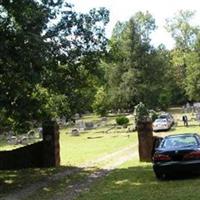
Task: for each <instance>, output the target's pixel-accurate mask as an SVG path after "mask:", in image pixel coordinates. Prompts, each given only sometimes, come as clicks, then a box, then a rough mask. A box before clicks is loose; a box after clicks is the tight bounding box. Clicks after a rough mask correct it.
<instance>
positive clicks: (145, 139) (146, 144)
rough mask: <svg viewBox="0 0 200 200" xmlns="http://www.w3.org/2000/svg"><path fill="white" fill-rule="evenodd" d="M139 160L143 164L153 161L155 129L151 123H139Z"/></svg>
mask: <svg viewBox="0 0 200 200" xmlns="http://www.w3.org/2000/svg"><path fill="white" fill-rule="evenodd" d="M137 131H138V142H139V158H140V161H142V162H151V161H152V150H153V128H152V122H151V121H139V122H138V123H137Z"/></svg>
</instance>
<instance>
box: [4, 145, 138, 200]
mask: <svg viewBox="0 0 200 200" xmlns="http://www.w3.org/2000/svg"><path fill="white" fill-rule="evenodd" d="M135 149H137V144H134V145H130V146H128V147H125V148H122V149H120V150H119V151H116V152H114V153H110V154H107V155H105V156H102V157H99V158H97V159H95V160H94V161H90V162H86V163H84V164H82V165H81V166H80V168H75V169H70V170H65V171H64V172H60V173H57V174H54V175H52V176H51V177H49V178H46V179H45V180H43V181H39V182H36V183H33V184H31V185H29V186H27V187H25V188H23V189H21V190H18V191H15V192H13V193H10V194H9V195H7V196H5V197H2V198H0V200H23V199H26V198H28V197H29V196H31V195H33V194H34V193H35V192H37V190H39V189H40V188H43V187H47V186H48V185H49V184H51V183H52V182H54V181H56V180H59V179H60V178H64V177H67V176H69V175H71V174H74V173H78V172H80V171H81V170H82V168H91V167H95V166H98V165H99V164H100V165H101V166H102V167H101V169H99V170H97V171H95V172H93V173H91V174H90V175H89V176H88V177H87V178H86V179H84V180H83V181H80V182H76V183H74V184H73V185H70V186H68V187H67V188H66V191H65V193H64V194H62V196H60V195H56V194H55V195H54V196H53V197H52V198H51V200H58V199H59V200H73V199H75V198H76V197H77V196H78V195H79V194H80V193H81V192H83V191H87V190H89V187H90V186H91V184H92V183H93V182H94V181H96V180H97V179H99V178H101V177H104V176H106V175H107V174H108V173H109V172H110V171H111V170H113V169H115V168H117V167H118V166H120V165H121V164H123V163H124V162H126V161H128V160H130V159H132V158H134V157H136V156H137V155H138V154H137V151H135Z"/></svg>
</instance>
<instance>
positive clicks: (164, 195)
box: [78, 165, 200, 200]
mask: <svg viewBox="0 0 200 200" xmlns="http://www.w3.org/2000/svg"><path fill="white" fill-rule="evenodd" d="M199 185H200V178H199V177H198V178H194V177H192V176H189V177H188V176H186V177H179V178H174V179H169V180H166V181H159V180H157V179H156V178H155V175H154V173H153V170H152V166H151V165H147V166H133V167H128V168H121V169H116V170H113V171H112V172H111V173H110V174H109V175H108V176H107V177H106V178H105V179H102V180H101V181H99V182H98V183H96V184H95V185H94V186H93V187H92V188H91V190H90V191H89V192H88V193H84V194H82V195H80V196H79V198H78V200H86V199H87V200H92V199H95V200H160V199H162V200H165V199H166V200H169V199H170V200H182V199H186V200H189V199H190V200H191V199H192V200H196V199H199V198H200V191H199Z"/></svg>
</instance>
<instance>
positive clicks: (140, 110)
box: [135, 102, 150, 123]
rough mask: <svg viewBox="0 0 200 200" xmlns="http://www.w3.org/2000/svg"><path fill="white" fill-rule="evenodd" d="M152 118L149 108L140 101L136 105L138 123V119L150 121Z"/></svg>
mask: <svg viewBox="0 0 200 200" xmlns="http://www.w3.org/2000/svg"><path fill="white" fill-rule="evenodd" d="M149 119H150V117H149V110H148V109H147V107H146V106H145V105H144V104H143V103H142V102H140V103H139V104H138V105H136V106H135V120H136V123H137V122H138V121H146V120H147V121H148V120H149Z"/></svg>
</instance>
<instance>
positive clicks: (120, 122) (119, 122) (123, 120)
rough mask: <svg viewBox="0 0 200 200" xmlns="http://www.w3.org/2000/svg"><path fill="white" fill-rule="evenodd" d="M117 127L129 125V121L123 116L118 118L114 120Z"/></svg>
mask: <svg viewBox="0 0 200 200" xmlns="http://www.w3.org/2000/svg"><path fill="white" fill-rule="evenodd" d="M116 123H117V125H120V126H123V125H127V124H128V123H129V119H128V118H127V117H125V116H119V117H117V118H116Z"/></svg>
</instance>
